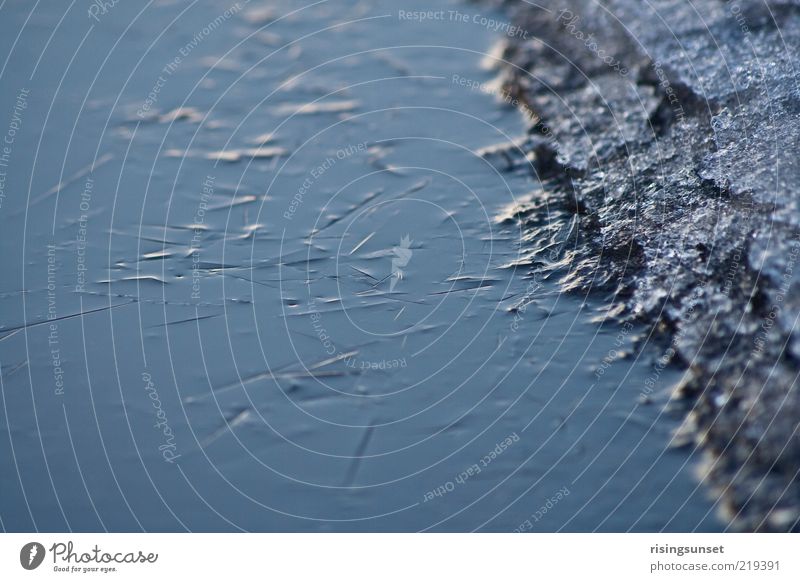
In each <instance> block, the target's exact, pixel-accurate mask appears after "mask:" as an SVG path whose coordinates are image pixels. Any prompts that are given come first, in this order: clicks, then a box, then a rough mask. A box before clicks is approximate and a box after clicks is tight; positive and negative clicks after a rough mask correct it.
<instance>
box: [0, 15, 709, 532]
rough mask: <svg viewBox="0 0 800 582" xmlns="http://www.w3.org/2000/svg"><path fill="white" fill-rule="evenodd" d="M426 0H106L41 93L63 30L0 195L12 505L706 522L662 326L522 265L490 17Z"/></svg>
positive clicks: (178, 518)
mask: <svg viewBox="0 0 800 582" xmlns="http://www.w3.org/2000/svg"><path fill="white" fill-rule="evenodd" d="M420 8H421V9H424V10H431V9H432V7H431V5H430V3H427V4H425V5H424V6H422V5H421V6H420ZM434 8H435V9H437V10H442V11H444V12H443V14H444V16H443V19H429V20H425V21H422V22H421V21H419V20H414V19H413V18H410V17H409V18H405V17H404V18H399V15H398V11H397V9H396V8H395V7H394V5H393V4H392V3H391V2H377V3H370V4H369V5H368V4H366V3H356V2H353V3H345V2H337V3H323V4H320V5H316V6H315V7H313V8H302V7H301V6H300V5H297V4H290V3H287V2H278V3H272V4H270V8H269V10H266V9H262V8H258V9H256V8H255V7H252V8H251V7H244V8H242V9H241V10H234V11H233V12H232V13H225V14H227V16H224V17H221V16H220V15H221V14H222V13H223V11H224V10H225V8H224V6H223V7H220V5H218V4H217V3H212V2H199V3H197V4H196V5H193V7H192V8H191V9H190V10H188V11H186V12H185V13H183V15H182V16H180V17H179V18H177V20H176V21H175V23H174V24H173V25H172V26H173V28H172V29H171V30H172V32H171V33H169V34H166V35H165V36H163V37H160V38H157V37H158V35H159V34H160V32H161V31H162V27H163V26H164V23H167V22H170V21H171V20H172V19H174V18H176V17H178V15H179V13H180V11H181V10H183V9H184V7H183V6H182V5H181V6H178V5H173V4H170V3H163V4H162V5H160V6H156V7H153V8H152V9H150V10H149V11H148V14H149V16H147V17H141V18H138V19H136V20H134V19H135V14H136V13H135V12H134V11H133V9H132V8H131V7H128V6H124V5H122V4H120V5H118V6H115V7H114V9H113V10H114V17H115V18H114V20H113V22H114V23H116V24H113V23H112V21H111V20H110V19H109V20H107V21H103V22H101V23H100V24H98V25H96V26H95V27H94V29H93V30H92V32H91V33H90V35H91V36H90V38H91V40H92V43H93V50H92V51H86V50H84V51H79V52H78V56H77V57H76V64H75V65H74V67H73V69H70V70H68V71H67V73H66V77H65V81H64V84H63V87H62V88H61V90H60V92H58V94H54V88H53V86H52V78H51V77H52V75H53V74H54V73H53V70H59V71H61V70H62V69H61V68H59V67H60V66H61V65H60V63H61V59H62V53H63V54H68V55H71V54H72V53H74V52H75V50H76V45H77V43H78V42H80V38H77V37H79V36H81V35H83V34H84V32H83V31H84V29H85V28H86V27H84V28H81V30H80V31H77V30H74V29H72V28H69V27H60V28H59V29H58V30H57V32H56V33H55V35H54V37H53V41H52V48H50V49H49V50H48V51H46V52H45V53H44V56H43V60H42V63H41V64H40V65H39V67H40V68H39V69H38V71H37V72H36V73H35V74H34V76H33V79H32V80H31V81H30V83H29V85H30V87H31V97H30V99H31V104H30V108H29V110H28V113H27V114H26V115H27V116H28V118H27V120H26V121H27V123H28V128H29V130H30V128H31V127H34V126H35V125H36V124H37V123H44V119H45V115H46V113H47V109H48V106H49V103H50V101H51V100H53V99H55V103H56V104H57V105H58V107H55V108H54V109H53V111H52V112H51V114H50V117H49V118H48V119H47V124H46V126H45V129H44V132H43V134H42V141H41V142H40V143H39V142H38V141H37V140H38V139H39V136H38V135H33V133H29V134H28V135H27V136H26V139H27V140H28V142H29V143H26V147H25V149H24V150H23V148H22V147H20V148H19V149H17V150H16V151H15V152H14V155H15V157H16V162H17V164H18V165H17V166H16V167H15V173H16V175H15V176H13V180H15V182H14V184H15V185H16V187H18V188H19V189H20V190H19V191H20V192H22V193H26V192H27V194H28V200H29V201H30V203H29V204H27V208H26V203H27V202H28V200H25V199H24V197H23V196H22V195H17V197H16V198H15V199H13V200H12V199H10V198H9V199H7V200H6V203H5V205H4V206H3V208H2V214H0V221H2V227H0V228H2V230H3V232H4V237H5V236H8V237H11V238H12V239H13V240H14V241H15V243H18V244H16V245H15V249H14V252H9V253H4V255H3V258H2V261H3V263H4V267H5V272H7V273H13V274H14V277H11V278H9V277H6V278H4V279H3V281H2V283H1V284H2V295H0V300H2V306H3V314H4V317H3V330H2V331H0V359H1V361H2V372H3V373H2V380H3V407H4V415H3V416H2V417H0V422H2V423H3V425H4V430H3V431H2V435H3V436H2V439H3V440H2V445H0V454H2V455H3V462H4V466H6V467H12V466H16V467H17V468H18V474H16V473H15V472H14V471H6V472H4V473H3V474H2V475H0V483H2V491H3V495H1V496H0V515H2V518H3V523H4V526H5V527H6V528H7V529H11V530H26V529H31V528H34V527H35V528H38V529H40V530H50V531H59V530H65V529H73V530H97V529H101V530H102V529H103V528H107V529H109V530H134V531H135V530H139V529H146V530H183V529H191V530H235V529H246V530H261V531H272V530H312V531H318V530H322V531H324V530H341V531H364V530H368V531H376V530H380V531H382V530H392V531H396V530H403V531H405V530H423V529H425V530H454V531H462V530H476V529H477V530H490V531H512V530H533V531H553V530H560V529H561V530H569V531H572V530H577V531H587V530H595V529H599V530H613V531H619V530H627V529H635V530H658V529H662V528H663V529H667V530H691V529H699V530H715V529H719V528H720V525H719V524H718V523H717V522H716V521H715V520H714V519H713V517H712V514H711V513H709V512H712V505H711V504H710V503H709V502H708V501H707V500H706V499H705V498H704V497H703V494H702V492H701V491H699V490H698V489H697V483H696V480H695V479H694V477H693V476H692V468H693V466H694V463H695V460H694V459H693V458H692V457H691V456H690V454H689V452H687V451H681V450H676V449H670V448H668V443H669V441H670V439H671V432H672V430H673V429H674V428H675V422H676V421H675V420H674V419H673V418H672V417H671V416H669V415H667V414H666V413H664V411H663V408H664V404H665V403H666V402H665V399H666V396H665V395H666V394H667V393H668V388H669V387H670V385H671V383H673V382H675V381H676V380H677V374H676V373H675V372H674V371H672V370H669V369H667V370H663V371H662V370H660V369H659V373H658V377H657V379H656V381H655V382H652V381H651V382H650V383H649V384H646V381H647V379H648V378H649V377H651V376H652V374H653V373H654V369H655V368H654V366H655V361H656V359H657V358H658V357H659V355H660V353H659V351H658V350H657V349H656V348H646V349H644V350H643V351H642V353H641V354H639V355H638V357H637V355H636V353H637V352H636V351H634V350H633V347H632V344H633V342H634V340H635V338H636V336H637V335H639V334H640V333H642V332H641V330H637V329H632V328H623V327H621V326H619V325H618V324H617V323H614V322H613V321H607V322H605V323H603V324H598V323H597V322H596V321H593V320H595V319H597V318H598V317H602V315H603V313H604V311H603V305H602V298H599V299H598V298H589V299H586V300H584V299H583V298H580V297H575V296H566V295H563V294H560V293H559V291H558V286H557V281H555V280H554V279H552V278H551V279H547V278H544V277H542V276H540V275H538V274H533V273H529V272H528V271H527V270H525V269H521V268H520V269H515V268H514V267H513V265H514V264H516V262H517V261H518V260H519V258H520V255H521V254H524V253H527V252H530V251H531V249H529V248H526V247H525V241H524V240H521V239H520V237H521V235H520V230H519V225H518V224H517V223H516V221H515V220H513V219H506V220H503V217H504V216H507V215H508V214H509V212H512V214H513V207H514V204H515V201H516V200H520V199H525V198H526V197H529V196H535V195H536V192H537V189H538V188H539V186H538V184H537V183H536V182H535V181H534V180H533V179H532V178H531V177H530V176H527V175H522V174H513V173H507V172H504V171H503V163H502V160H501V159H495V158H496V156H487V157H486V158H484V157H482V156H481V155H480V153H481V152H482V151H483V150H484V148H487V147H491V146H494V145H498V144H506V143H508V142H509V141H512V140H514V139H515V138H518V137H520V135H519V134H520V131H522V127H523V124H522V123H521V119H520V114H519V113H518V112H517V111H516V110H514V109H513V108H511V107H508V106H507V105H504V104H503V103H502V100H501V99H500V98H499V97H498V96H497V95H492V94H491V85H490V81H491V79H492V73H490V72H488V71H486V70H483V69H482V68H481V66H480V63H481V61H482V60H484V59H485V58H486V55H485V54H483V52H481V51H488V50H489V47H490V46H492V43H493V42H494V41H495V40H496V39H497V34H496V33H494V32H492V30H491V28H492V27H491V26H490V25H489V24H488V20H487V21H486V22H484V20H485V19H491V18H494V19H497V18H498V16H497V15H495V14H491V13H488V12H487V13H480V12H476V10H478V9H477V8H476V7H475V6H472V5H463V4H461V3H455V2H454V3H447V2H441V3H438V4H437V6H436V7H434ZM137 10H138V8H137ZM408 10H409V11H411V9H410V8H409V9H408ZM451 10H457V11H459V12H460V13H461V14H466V15H468V18H467V19H466V20H467V22H464V19H463V18H462V17H459V18H455V17H452V18H451V17H450V14H451V13H450V12H449V11H451ZM126 11H128V12H129V13H128V12H126ZM24 16H25V15H24V14H19V15H17V16H16V19H11V20H12V21H13V22H6V23H4V26H6V27H12V26H21V25H22V22H23V21H24ZM475 16H477V18H473V17H475ZM59 18H60V15H56V14H50V15H47V16H46V17H45V16H44V15H40V18H39V21H38V22H39V27H38V28H35V27H30V28H26V29H25V32H24V34H26V35H28V37H29V38H30V39H32V40H30V41H29V42H34V41H38V40H41V41H42V43H44V42H46V40H47V37H48V36H49V34H50V31H51V29H52V27H55V25H56V23H57V22H58V19H59ZM16 20H19V22H16ZM43 20H46V21H47V22H46V24H47V26H46V27H44V26H41V25H42V24H43ZM128 21H130V22H132V25H131V28H130V29H128V30H127V31H126V32H125V31H124V27H121V26H120V24H119V23H120V22H128ZM214 21H216V22H217V25H216V26H215V27H213V29H209V26H208V25H209V23H211V22H214ZM204 30H209V32H208V34H204V33H202V31H204ZM198 31H200V33H199V34H200V41H199V42H195V43H194V44H193V45H192V44H191V42H190V41H192V39H193V38H196V37H197V35H198ZM79 32H80V34H79ZM118 38H119V39H120V40H119V45H117V46H116V47H114V43H115V42H117V40H118ZM150 43H153V44H152V46H151V48H150V49H149V51H148V52H147V53H146V54H145V55H144V57H143V60H142V62H141V63H140V64H138V65H137V60H138V58H139V56H140V54H141V50H140V48H139V47H141V46H149V45H150ZM186 43H190V45H187V44H186ZM187 46H191V48H190V49H186V47H187ZM182 51H183V52H185V53H187V54H186V56H181V55H183V52H182ZM107 55H110V57H109V59H110V60H109V62H106V63H105V64H103V59H104V58H105V57H106V56H107ZM36 56H37V58H38V55H36ZM176 56H181V59H180V60H179V62H177V63H176V62H175V57H176ZM34 65H35V59H33V58H32V57H31V59H30V60H29V59H28V58H27V57H25V58H23V57H22V56H20V55H17V63H16V67H17V68H16V70H15V71H21V73H20V75H23V76H24V77H25V78H27V77H28V76H29V75H30V72H31V70H32V68H33V66H34ZM78 65H80V66H78ZM165 67H166V69H165ZM98 70H99V73H98V79H99V80H98V81H97V82H95V83H94V85H92V84H91V82H92V81H91V77H92V76H93V75H94V73H95V72H97V71H98ZM90 73H91V74H90ZM12 74H16V72H13V73H12ZM129 75H130V78H129ZM21 78H22V77H21ZM89 86H91V89H90V90H89V92H88V94H87V87H89ZM154 87H155V88H157V91H154V90H153V88H154ZM36 95H38V97H37V98H36V99H34V96H36ZM84 98H85V99H86V104H85V105H83V102H84ZM145 109H146V110H145ZM76 119H77V120H78V121H77V123H76V122H75V120H76ZM37 120H39V121H37ZM73 125H74V135H73V137H72V141H71V142H68V141H67V139H66V137H65V136H69V135H70V132H73ZM37 143H39V147H40V151H39V155H38V158H36V159H34V157H33V152H34V151H36V146H37ZM28 145H29V146H30V147H27V146H28ZM93 160H102V162H103V163H97V164H96V165H95V168H94V170H92V169H91V164H92V161H93ZM26 168H27V169H26ZM82 168H83V169H84V170H82ZM26 172H27V173H26ZM29 176H32V177H31V178H30V187H29V188H28V177H29ZM11 179H12V178H10V180H11ZM56 184H61V188H56V189H55V190H52V191H51V188H52V187H53V186H54V185H56ZM26 189H27V190H26ZM43 241H48V244H51V245H52V247H50V248H48V247H47V246H46V245H45V243H44V242H43ZM16 249H20V250H19V251H17V250H16ZM20 252H21V253H24V254H20ZM48 265H51V267H50V268H48ZM20 280H22V281H23V288H24V289H25V290H26V293H24V294H23V293H20V288H19V284H18V281H20ZM81 314H82V315H81ZM51 315H53V317H51ZM26 323H27V327H25V324H26ZM53 326H54V327H53ZM53 350H56V351H55V352H54V351H53ZM625 352H628V353H629V354H632V355H629V357H628V358H626V359H620V358H619V357H618V356H620V355H622V354H623V353H625ZM56 371H58V373H56ZM57 381H58V382H59V384H58V385H57V384H56V382H57ZM652 385H654V389H652V390H650V389H647V386H652ZM646 394H649V398H647V400H648V401H649V404H642V401H643V399H642V397H643V395H646ZM15 462H16V465H15Z"/></svg>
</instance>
